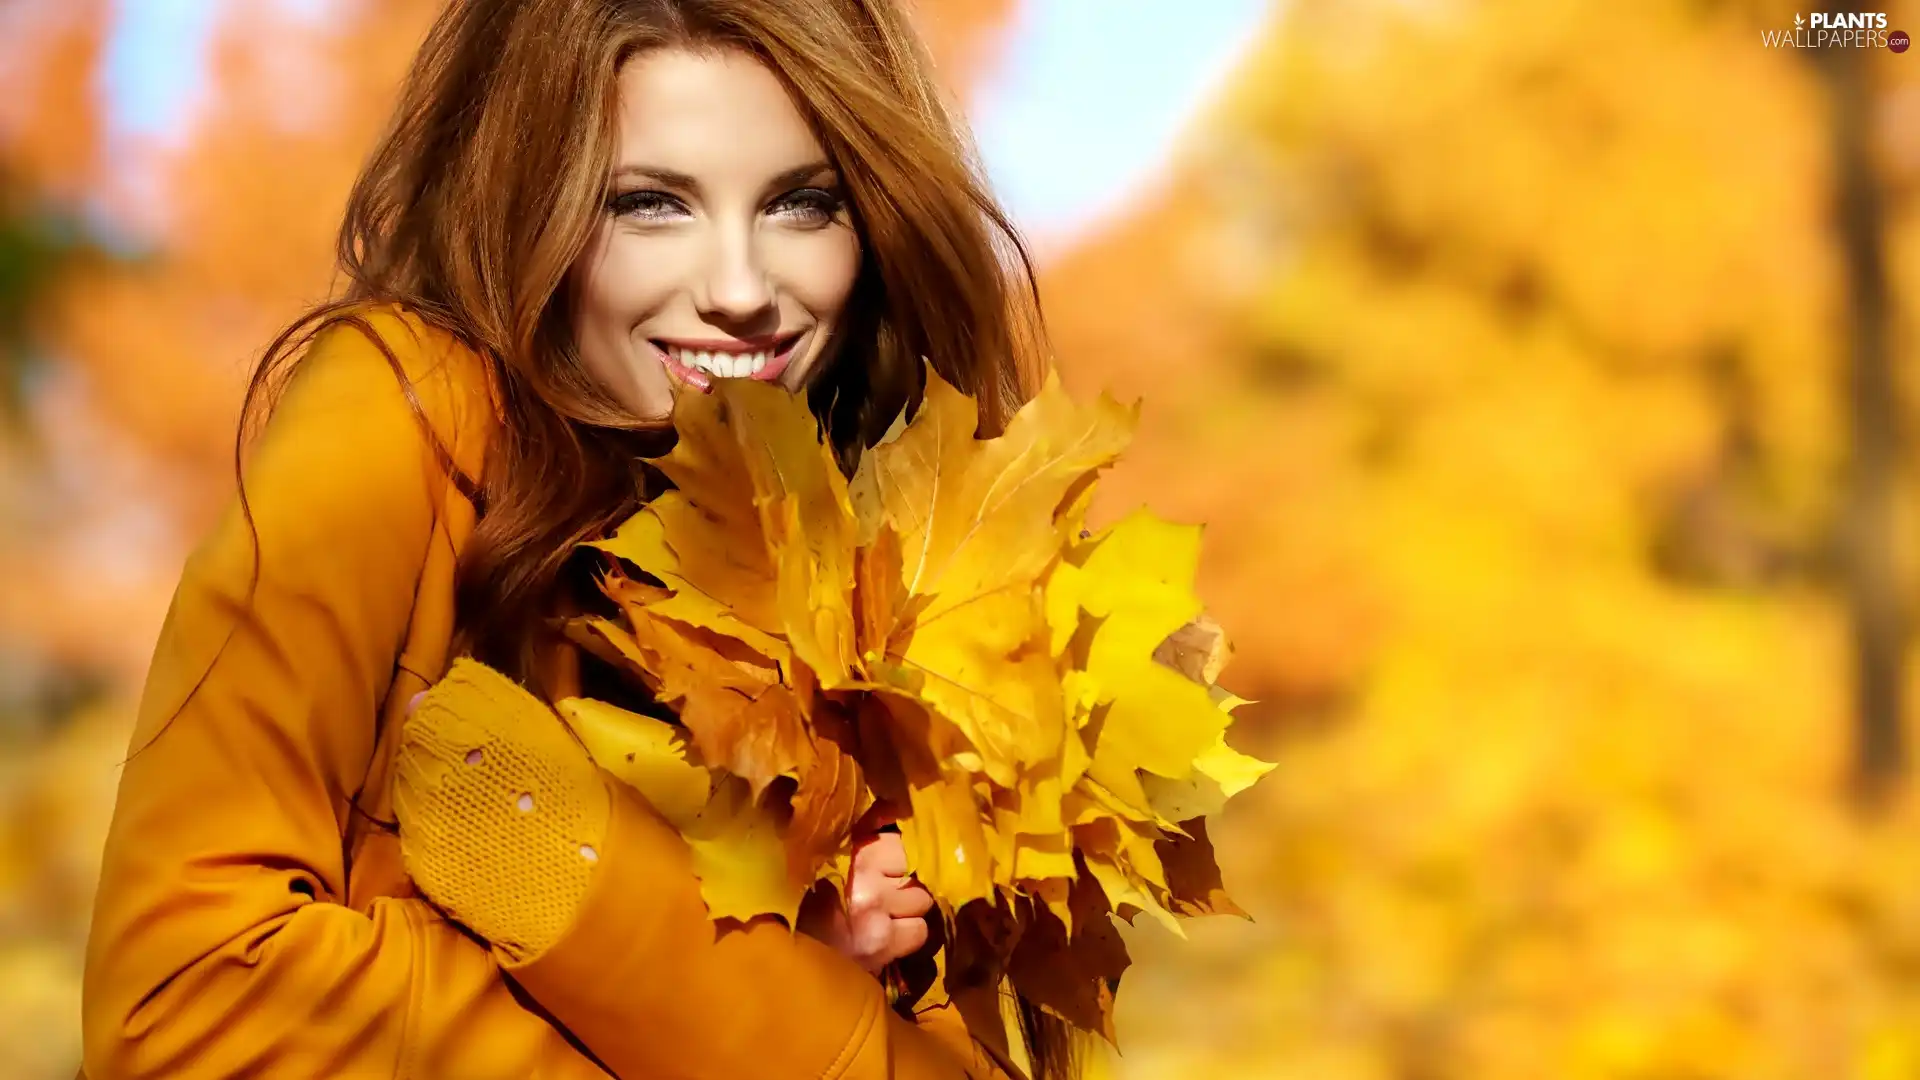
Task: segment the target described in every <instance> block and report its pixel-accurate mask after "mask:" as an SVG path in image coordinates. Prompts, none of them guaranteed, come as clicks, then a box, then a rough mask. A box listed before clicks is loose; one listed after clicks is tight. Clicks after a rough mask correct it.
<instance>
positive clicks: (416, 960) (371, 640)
mask: <svg viewBox="0 0 1920 1080" xmlns="http://www.w3.org/2000/svg"><path fill="white" fill-rule="evenodd" d="M378 329H379V331H380V337H381V339H382V340H385V341H387V342H388V343H389V344H390V345H391V346H392V347H393V350H394V352H395V353H396V354H397V355H398V356H399V358H400V360H401V362H402V364H403V366H404V367H405V368H406V369H407V374H408V376H409V379H408V381H409V383H410V384H411V387H412V392H411V401H410V395H409V394H408V393H405V392H403V391H402V389H401V387H402V383H401V381H400V380H399V379H398V378H397V377H396V375H395V373H394V372H393V371H392V369H391V367H390V366H389V363H388V360H387V358H386V357H385V356H384V355H383V354H382V352H381V351H380V349H379V348H377V347H376V346H375V344H374V343H373V341H372V340H371V339H369V338H368V337H366V336H365V335H363V334H361V333H359V332H357V331H355V330H351V329H341V330H338V331H335V332H331V333H329V334H328V335H327V336H325V337H323V338H322V339H321V340H320V341H319V342H317V343H316V344H315V346H314V348H313V352H312V354H311V355H310V356H309V357H308V358H307V359H306V360H305V361H304V362H303V364H302V365H301V369H300V373H299V375H298V376H297V377H296V378H295V380H294V382H293V384H292V385H291V386H290V387H289V388H288V391H287V394H286V396H285V398H284V399H283V400H282V402H281V403H280V405H279V407H278V408H277V409H276V411H275V413H274V416H273V419H272V420H271V422H270V423H269V424H268V426H267V429H266V431H265V432H264V433H263V436H262V439H261V442H260V445H259V448H258V449H257V450H256V452H255V453H254V455H253V458H252V461H251V463H250V465H249V468H248V472H247V477H246V484H245V492H246V495H247V498H248V503H249V505H250V507H251V511H252V517H253V524H254V528H255V529H256V530H257V537H258V542H257V547H256V544H255V542H254V540H253V539H252V537H253V536H254V535H255V534H254V532H252V531H250V530H249V527H248V524H247V522H246V520H245V519H244V517H243V516H242V514H241V513H240V510H239V507H238V506H237V505H236V506H235V507H234V508H233V509H232V510H231V511H230V512H229V513H228V514H227V515H226V516H225V517H224V518H223V519H222V521H221V522H220V523H219V524H218V526H217V527H216V529H215V531H214V534H213V535H212V537H211V538H210V539H209V540H208V541H207V542H206V543H205V544H204V545H202V546H201V548H200V549H199V550H197V551H196V552H195V554H194V555H193V557H192V558H191V559H190V560H189V562H188V565H187V567H186V570H185V572H184V574H183V576H182V580H181V583H180V587H179V590H178V591H177V593H176V595H175V597H174V602H173V606H172V608H171V610H170V611H169V613H168V616H167V621H166V624H165V627H164V628H163V630H162V632H161V638H160V642H159V645H158V647H157V650H156V653H155V657H154V662H153V665H152V668H151V670H150V672H149V676H148V683H147V687H146V690H145V693H144V694H143V697H142V701H141V709H140V718H139V721H138V723H137V725H136V729H135V733H134V738H133V746H132V749H131V751H130V756H129V759H128V761H127V763H126V765H125V769H124V772H123V774H122V777H121V781H120V790H119V797H118V801H117V803H116V806H115V811H114V819H113V824H112V827H111V829H110V832H109V836H108V840H107V846H106V850H105V856H104V861H103V866H102V873H101V880H100V888H99V893H98V897H97V899H96V902H95V910H94V918H93V926H92V932H91V935H90V938H89V941H88V948H87V962H86V976H85V989H84V1000H83V1003H82V1026H83V1035H84V1054H85V1072H86V1075H87V1076H88V1077H89V1078H90V1080H136V1078H147V1077H169V1078H184V1080H194V1078H198V1077H229V1076H273V1077H280V1076H287V1077H298V1076H312V1077H319V1076H326V1077H343V1078H359V1077H369V1078H397V1077H409V1078H411V1077H422V1078H438V1077H460V1078H462V1080H495V1078H499V1080H507V1078H513V1080H526V1078H529V1077H538V1078H541V1080H573V1078H575V1077H588V1076H604V1075H606V1073H607V1072H610V1073H612V1074H613V1075H614V1076H616V1077H623V1078H627V1080H655V1078H681V1080H705V1078H708V1077H712V1078H733V1077H739V1076H756V1077H762V1078H768V1080H782V1078H786V1077H793V1078H796V1080H798V1078H805V1080H891V1078H896V1077H897V1078H900V1080H962V1078H966V1077H986V1076H992V1075H994V1074H993V1073H992V1071H991V1070H990V1069H982V1068H980V1067H978V1065H977V1063H975V1062H963V1061H962V1060H961V1059H960V1058H959V1057H957V1056H956V1055H955V1053H954V1052H953V1051H951V1050H949V1049H947V1048H946V1047H947V1044H946V1043H945V1042H943V1041H942V1040H941V1039H939V1038H936V1037H934V1036H933V1035H932V1034H930V1033H927V1032H922V1031H921V1030H919V1029H918V1028H916V1027H915V1026H914V1025H912V1024H910V1023H908V1022H906V1021H903V1020H901V1019H900V1018H899V1017H897V1016H895V1015H894V1014H893V1013H892V1011H891V1010H889V1009H887V1008H886V1007H885V1005H884V1000H883V994H882V991H881V989H880V988H879V986H878V984H877V983H876V982H875V981H874V980H872V979H871V978H869V977H867V976H866V975H865V974H864V973H863V972H861V971H860V970H859V969H858V968H857V967H855V966H854V965H853V964H851V963H850V962H848V961H846V960H844V959H843V958H841V957H839V956H837V955H836V954H834V953H832V952H831V951H830V950H828V949H827V948H826V947H825V946H822V945H819V944H818V943H816V942H813V941H811V940H810V939H806V938H803V937H797V936H795V935H793V934H791V933H790V932H788V931H787V930H785V929H784V928H782V927H779V926H776V925H760V926H755V927H751V928H748V929H744V930H737V931H734V932H730V933H726V934H717V933H716V932H715V929H714V926H713V924H712V922H711V921H710V920H709V919H708V918H707V917H706V913H705V909H704V907H703V906H702V905H701V902H700V899H699V889H698V883H697V881H696V880H695V878H694V876H693V873H692V868H691V864H690V862H689V861H688V856H687V853H686V850H685V846H684V844H683V843H682V842H681V841H680V839H679V837H678V835H677V834H674V833H673V832H672V831H671V830H670V829H669V828H668V827H667V826H666V824H665V823H664V822H662V821H661V820H660V819H659V818H658V817H657V816H655V815H654V814H653V812H652V811H651V809H650V808H648V807H647V806H646V805H645V804H644V803H643V802H641V801H640V800H639V799H638V798H637V797H633V796H631V795H630V794H622V795H618V796H616V799H615V807H614V813H613V818H612V821H611V824H610V829H609V836H608V840H607V851H606V856H605V857H604V859H603V860H602V862H601V864H600V866H599V868H598V870H597V871H596V874H595V877H594V883H593V885H592V886H591V887H590V889H589V892H588V895H587V898H586V902H585V904H584V906H583V907H582V909H581V910H580V912H579V913H578V915H577V916H576V918H575V920H574V922H573V924H572V925H571V927H570V928H569V930H568V931H567V933H566V934H565V935H564V937H563V938H562V940H561V941H560V942H559V943H557V944H556V945H555V946H553V947H552V948H550V949H549V950H547V952H546V953H544V954H542V955H540V956H538V957H535V958H533V959H532V960H531V961H529V962H528V963H526V964H525V965H522V966H520V967H518V968H514V969H507V968H506V967H505V965H503V964H502V962H501V961H500V960H499V959H498V958H497V957H496V956H495V955H494V954H493V953H492V952H490V951H489V950H488V948H487V947H486V946H485V945H484V944H482V943H480V942H478V941H477V940H476V939H474V938H473V937H471V936H470V935H468V934H467V933H466V932H465V931H464V930H462V929H461V928H460V927H458V926H457V925H455V924H454V923H452V922H450V921H449V920H448V919H447V918H445V917H444V916H443V915H442V914H441V913H439V912H438V911H437V910H436V909H434V908H433V907H431V906H430V905H428V904H426V903H425V902H424V901H421V900H418V899H383V900H378V901H375V902H374V903H373V904H372V905H371V909H370V910H368V911H364V912H363V911H358V910H354V909H352V908H350V907H348V906H346V903H345V898H346V889H347V883H346V865H345V859H344V856H343V853H342V847H343V843H342V837H343V836H344V835H345V834H346V832H347V825H348V821H349V817H350V815H352V814H353V813H354V812H355V809H354V805H353V802H354V797H355V794H356V789H357V788H358V786H359V784H360V783H361V781H362V779H363V778H364V777H365V776H366V775H367V769H368V764H369V762H370V759H371V756H372V754H373V752H374V747H375V741H376V734H377V733H376V717H379V716H381V715H382V714H383V712H384V713H385V714H386V715H390V716H391V715H392V714H393V712H394V709H395V706H394V705H393V703H387V702H383V700H382V698H383V697H384V696H385V694H386V693H387V690H388V687H389V686H390V685H391V682H392V679H393V674H394V668H395V664H396V661H397V659H398V656H399V652H400V649H401V646H402V642H403V641H404V639H405V637H406V633H407V628H408V623H409V620H410V618H411V617H412V607H413V600H414V597H415V595H416V591H417V588H418V585H419V576H420V573H421V568H422V566H423V564H424V562H425V560H426V554H427V551H428V548H429V545H430V544H435V543H447V542H449V541H448V539H447V537H446V536H445V535H444V533H442V532H439V531H437V529H438V525H437V522H438V521H439V520H440V513H439V511H440V508H441V507H443V506H445V505H446V504H447V502H448V500H450V499H454V498H458V497H459V496H458V495H456V494H454V493H453V491H452V490H451V481H450V478H449V475H448V473H447V470H446V468H445V463H444V462H443V461H442V460H441V458H440V456H439V455H438V454H437V453H436V452H435V451H434V448H433V442H432V441H431V440H429V439H428V438H427V436H426V433H425V431H424V430H423V429H422V427H421V423H420V417H419V415H418V414H416V412H415V410H414V404H416V403H417V404H418V405H419V406H420V407H421V408H422V409H423V410H424V412H425V414H426V416H427V419H428V421H429V423H430V424H431V426H432V429H433V430H434V431H435V432H436V433H437V434H439V435H440V436H441V442H442V443H443V445H449V446H454V447H461V446H467V445H470V444H469V443H467V442H466V441H465V440H469V439H471V438H473V437H474V436H473V431H474V430H475V428H476V427H478V428H479V429H480V430H481V431H482V432H483V433H484V430H485V427H486V425H487V424H488V423H490V422H491V421H490V413H489V411H488V410H489V406H488V405H487V404H486V400H485V392H484V388H483V386H481V385H478V380H477V379H476V378H475V377H474V376H472V375H471V374H470V373H469V374H467V375H466V376H464V377H462V376H461V375H460V373H459V372H458V371H457V370H454V369H455V368H457V366H458V364H459V362H460V361H459V356H458V354H457V350H450V349H441V350H439V355H437V356H436V355H434V353H435V350H433V349H430V348H426V347H425V346H424V345H423V344H422V341H423V338H422V337H421V336H420V334H419V333H417V332H415V331H418V328H417V327H411V328H410V327H409V325H406V324H402V323H401V322H400V320H399V319H397V318H395V317H393V316H382V317H381V319H380V321H379V326H378ZM466 360H467V361H468V362H471V357H467V358H466ZM482 437H483V435H482ZM464 456H465V455H462V454H458V453H456V455H455V457H456V458H464ZM256 550H257V551H258V555H259V558H258V570H257V575H256V573H255V563H254V553H255V551H256ZM596 1059H597V1060H596ZM603 1069H604V1070H605V1071H604V1072H603V1071H602V1070H603Z"/></svg>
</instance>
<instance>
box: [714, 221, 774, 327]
mask: <svg viewBox="0 0 1920 1080" xmlns="http://www.w3.org/2000/svg"><path fill="white" fill-rule="evenodd" d="M755 248H756V244H755V242H754V237H753V235H752V234H751V232H747V231H742V232H731V231H729V233H727V234H723V235H719V236H716V237H715V239H714V245H713V256H712V258H711V259H710V260H709V262H708V266H707V271H706V275H705V277H706V280H705V282H704V283H703V287H702V289H701V293H702V295H701V296H700V297H699V300H700V307H701V309H702V313H703V314H706V315H709V316H712V317H714V318H717V319H725V320H728V321H730V322H744V321H747V320H751V319H752V318H754V317H755V316H758V315H762V314H764V313H765V312H766V311H767V310H768V309H769V308H771V307H772V306H773V287H772V285H771V284H770V283H769V282H768V280H767V272H766V267H765V266H764V265H763V264H762V263H761V260H760V256H759V252H758V251H756V250H755Z"/></svg>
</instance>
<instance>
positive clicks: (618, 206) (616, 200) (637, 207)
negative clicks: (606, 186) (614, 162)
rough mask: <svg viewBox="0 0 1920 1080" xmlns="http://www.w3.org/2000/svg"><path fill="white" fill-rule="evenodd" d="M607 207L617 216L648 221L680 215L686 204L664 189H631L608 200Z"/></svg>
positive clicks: (683, 211)
mask: <svg viewBox="0 0 1920 1080" xmlns="http://www.w3.org/2000/svg"><path fill="white" fill-rule="evenodd" d="M607 209H608V210H611V211H612V212H613V213H614V215H615V216H616V217H634V218H641V219H643V220H647V221H658V220H661V219H664V218H672V217H679V216H680V215H681V214H683V213H685V212H686V209H687V207H686V204H685V203H683V202H681V201H680V200H679V199H676V198H674V197H673V196H671V195H669V194H667V193H666V192H664V191H629V192H625V193H624V194H620V195H615V196H614V197H613V198H611V199H609V200H607Z"/></svg>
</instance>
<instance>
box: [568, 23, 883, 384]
mask: <svg viewBox="0 0 1920 1080" xmlns="http://www.w3.org/2000/svg"><path fill="white" fill-rule="evenodd" d="M620 101H621V115H620V148H619V155H618V157H617V159H616V160H615V163H614V178H613V189H612V196H611V197H610V199H609V201H608V205H607V206H606V208H605V211H604V213H603V215H602V220H601V224H600V228H599V231H598V233H597V234H596V235H595V237H594V239H593V240H592V242H591V243H589V245H588V247H587V250H586V251H585V252H583V253H582V254H581V256H580V259H579V261H578V262H576V263H575V264H574V266H573V271H572V272H573V275H574V284H575V286H576V290H575V292H576V296H577V301H576V305H575V310H574V315H573V328H574V334H575V340H576V341H577V343H578V345H579V348H580V355H581V358H582V359H583V361H584V362H585V363H586V366H587V369H588V371H589V372H590V373H591V374H592V375H593V376H594V377H595V378H596V379H598V380H599V381H600V383H601V384H602V385H603V386H604V387H606V389H607V390H608V391H610V392H611V393H612V394H613V396H614V397H615V399H616V400H618V401H619V402H620V403H621V404H622V405H624V406H626V408H627V409H629V410H630V411H632V412H633V413H634V414H635V415H636V416H640V417H644V418H648V419H660V418H664V417H666V416H668V415H670V414H671V413H672V410H673V399H674V395H675V394H677V393H681V392H684V391H685V390H688V389H692V390H695V391H698V392H701V393H707V392H711V390H712V388H713V381H714V380H715V379H720V378H753V379H762V380H766V381H769V382H775V383H778V384H779V385H780V386H783V387H785V388H786V389H787V390H789V391H798V390H801V389H803V388H804V387H805V386H806V385H807V384H808V382H809V381H810V380H811V379H813V378H814V377H815V376H816V375H817V374H818V373H819V372H820V371H822V370H824V369H825V366H826V364H827V362H828V361H829V360H830V359H831V357H832V355H833V351H834V349H835V348H836V347H837V346H838V344H839V342H838V341H837V340H836V337H835V335H836V334H837V333H838V332H839V329H840V327H841V325H842V322H843V320H842V315H843V313H844V312H845V309H846V306H847V297H848V295H849V294H850V293H851V292H852V291H853V282H854V277H855V276H856V275H857V274H858V272H859V269H860V241H859V238H858V237H857V236H856V235H855V234H854V230H853V225H852V219H851V217H850V215H849V214H848V212H847V206H846V202H845V198H844V196H843V195H842V194H841V190H840V182H839V177H838V176H837V175H836V174H835V172H834V170H833V168H832V167H831V166H830V165H829V163H828V161H827V155H826V152H825V151H824V150H823V149H822V148H821V146H820V142H819V140H818V139H816V138H814V135H813V131H812V129H811V128H809V127H808V126H807V122H806V120H805V119H804V118H802V116H801V115H800V111H799V110H798V109H797V108H796V107H795V105H794V103H793V100H792V99H791V98H790V97H789V96H788V94H787V91H786V88H785V87H784V86H783V85H782V84H781V83H780V80H779V79H777V78H775V77H774V75H773V73H772V72H771V71H769V70H768V69H767V68H766V67H765V66H763V65H762V64H761V63H760V62H759V61H758V60H755V59H754V58H752V57H751V56H748V55H747V54H745V53H741V52H735V51H719V52H698V53H696V52H688V51H685V50H681V49H658V50H654V51H651V52H647V53H642V54H641V55H639V56H637V57H635V58H634V59H633V60H631V61H629V62H628V63H627V65H626V66H625V67H624V68H623V69H622V70H621V73H620Z"/></svg>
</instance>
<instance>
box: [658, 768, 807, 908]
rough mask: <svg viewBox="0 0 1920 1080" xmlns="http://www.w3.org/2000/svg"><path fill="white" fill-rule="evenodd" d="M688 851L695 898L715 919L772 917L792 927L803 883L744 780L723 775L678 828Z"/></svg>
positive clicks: (771, 818)
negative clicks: (702, 803)
mask: <svg viewBox="0 0 1920 1080" xmlns="http://www.w3.org/2000/svg"><path fill="white" fill-rule="evenodd" d="M680 833H681V835H682V836H684V837H685V838H686V841H687V846H688V848H690V849H691V850H692V852H693V871H694V873H695V874H696V875H698V876H699V878H700V896H701V899H703V900H705V901H706V904H707V911H708V913H709V914H711V915H712V916H713V917H714V918H715V919H739V920H742V921H745V920H748V919H751V918H753V917H754V916H756V915H766V914H773V915H778V916H780V917H781V918H784V919H786V920H787V923H788V925H792V924H793V922H794V920H795V918H797V917H798V915H799V912H800V901H801V899H802V898H803V897H804V896H805V895H806V892H807V887H808V884H809V882H806V881H802V880H800V879H798V878H796V877H795V876H794V875H793V874H792V873H791V872H790V871H789V866H788V860H787V848H786V840H785V839H784V838H783V837H782V836H781V828H780V821H779V818H778V817H777V816H776V815H774V814H772V813H769V812H768V811H767V809H766V808H765V807H763V806H762V805H760V803H759V802H757V801H756V800H755V799H754V797H753V793H752V792H751V791H750V790H748V787H747V784H746V781H744V780H741V779H739V778H738V777H726V778H724V779H723V780H722V781H721V782H720V783H718V784H716V785H715V786H714V792H713V797H712V798H711V799H709V800H708V801H707V804H706V805H705V806H703V807H702V808H701V809H700V812H699V813H698V814H696V815H695V816H694V819H693V820H692V821H690V822H688V823H687V824H686V825H684V826H681V829H680Z"/></svg>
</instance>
